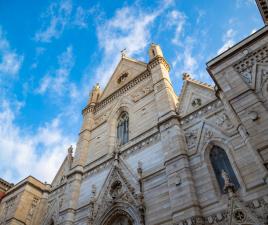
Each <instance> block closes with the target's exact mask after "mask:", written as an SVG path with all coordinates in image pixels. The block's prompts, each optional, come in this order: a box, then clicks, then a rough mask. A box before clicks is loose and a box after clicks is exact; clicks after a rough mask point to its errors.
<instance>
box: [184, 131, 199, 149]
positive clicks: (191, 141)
mask: <svg viewBox="0 0 268 225" xmlns="http://www.w3.org/2000/svg"><path fill="white" fill-rule="evenodd" d="M198 130H199V129H198V128H196V129H193V130H190V131H187V133H186V134H185V136H186V143H187V147H188V149H190V148H194V147H196V145H197V135H198Z"/></svg>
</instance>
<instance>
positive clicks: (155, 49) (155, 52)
mask: <svg viewBox="0 0 268 225" xmlns="http://www.w3.org/2000/svg"><path fill="white" fill-rule="evenodd" d="M157 56H160V57H163V52H162V50H161V48H160V46H159V45H157V44H154V43H152V44H151V46H150V49H149V57H150V61H151V60H152V59H154V58H155V57H157Z"/></svg>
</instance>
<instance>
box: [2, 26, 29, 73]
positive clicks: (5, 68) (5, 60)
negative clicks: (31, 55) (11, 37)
mask: <svg viewBox="0 0 268 225" xmlns="http://www.w3.org/2000/svg"><path fill="white" fill-rule="evenodd" d="M23 59H24V57H23V56H22V55H19V54H17V53H16V51H15V50H14V49H12V48H11V47H10V44H9V41H8V40H7V39H6V37H5V35H4V32H3V30H2V28H1V26H0V74H4V75H13V76H14V75H16V74H17V73H18V72H19V70H20V68H21V65H22V62H23Z"/></svg>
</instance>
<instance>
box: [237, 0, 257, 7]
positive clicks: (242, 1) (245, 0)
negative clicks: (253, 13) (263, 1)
mask: <svg viewBox="0 0 268 225" xmlns="http://www.w3.org/2000/svg"><path fill="white" fill-rule="evenodd" d="M252 4H255V1H254V0H235V6H236V7H237V8H240V7H242V6H243V5H246V6H250V5H252Z"/></svg>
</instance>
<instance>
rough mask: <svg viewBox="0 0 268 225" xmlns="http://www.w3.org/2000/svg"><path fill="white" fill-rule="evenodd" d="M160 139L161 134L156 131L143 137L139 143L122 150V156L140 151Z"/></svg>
mask: <svg viewBox="0 0 268 225" xmlns="http://www.w3.org/2000/svg"><path fill="white" fill-rule="evenodd" d="M159 140H160V134H159V133H156V134H154V135H152V136H150V137H148V138H146V139H143V140H142V141H140V142H138V143H137V144H135V145H133V146H131V147H130V148H128V149H126V150H125V151H123V152H122V154H121V156H122V157H123V158H126V157H127V156H128V155H129V154H132V153H133V152H137V151H140V150H142V149H144V148H146V147H149V146H151V145H153V144H155V143H157V142H159Z"/></svg>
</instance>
